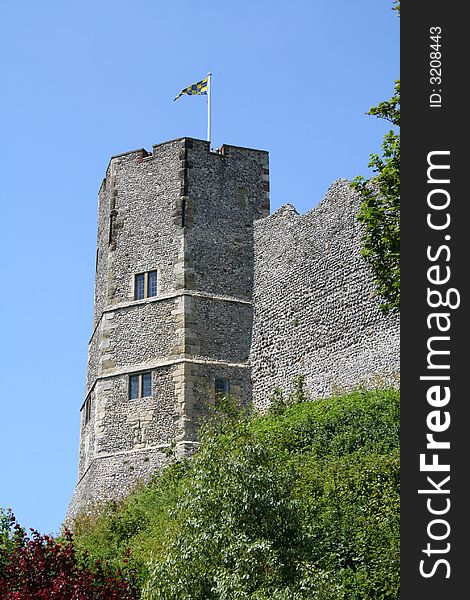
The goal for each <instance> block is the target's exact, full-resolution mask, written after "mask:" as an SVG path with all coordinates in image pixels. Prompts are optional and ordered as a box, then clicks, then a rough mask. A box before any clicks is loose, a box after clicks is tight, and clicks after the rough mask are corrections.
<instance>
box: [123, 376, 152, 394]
mask: <svg viewBox="0 0 470 600" xmlns="http://www.w3.org/2000/svg"><path fill="white" fill-rule="evenodd" d="M145 375H150V394H146V395H144V376H145ZM128 379H129V381H128V398H129V400H141V399H142V398H151V397H152V396H153V376H152V371H141V372H140V373H130V374H129V378H128ZM133 381H137V396H133V395H132V382H133Z"/></svg>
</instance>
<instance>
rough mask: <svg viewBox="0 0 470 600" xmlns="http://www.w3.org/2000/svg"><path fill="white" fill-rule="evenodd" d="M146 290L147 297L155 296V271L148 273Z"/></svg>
mask: <svg viewBox="0 0 470 600" xmlns="http://www.w3.org/2000/svg"><path fill="white" fill-rule="evenodd" d="M147 289H148V292H147V296H148V297H149V298H151V297H152V296H156V295H157V272H156V271H149V273H148V286H147Z"/></svg>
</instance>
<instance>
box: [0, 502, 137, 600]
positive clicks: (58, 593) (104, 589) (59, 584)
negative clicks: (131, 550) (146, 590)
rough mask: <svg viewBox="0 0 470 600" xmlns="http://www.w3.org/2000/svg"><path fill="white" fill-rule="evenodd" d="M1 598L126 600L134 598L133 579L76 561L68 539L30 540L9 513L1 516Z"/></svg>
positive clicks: (33, 534)
mask: <svg viewBox="0 0 470 600" xmlns="http://www.w3.org/2000/svg"><path fill="white" fill-rule="evenodd" d="M0 597H1V598H2V599H3V600H33V599H38V598H44V599H50V600H66V599H67V600H95V599H96V600H98V599H102V600H105V599H106V600H127V599H132V598H136V597H137V592H136V588H135V587H134V585H133V583H132V573H131V572H127V573H126V574H124V573H123V572H122V571H121V570H117V571H113V570H112V569H110V567H109V566H108V565H106V564H101V563H100V562H96V563H95V564H91V561H89V560H87V558H86V557H84V560H83V561H81V562H79V561H78V560H77V556H76V552H75V549H74V546H73V538H72V534H71V533H70V532H69V531H65V532H64V535H63V538H62V539H61V540H60V541H59V540H55V539H54V538H52V537H50V536H48V535H41V534H40V533H39V532H37V531H35V530H33V529H32V530H31V534H30V535H28V534H27V533H26V532H25V530H24V529H23V528H22V527H21V526H20V525H19V524H18V523H17V521H16V519H15V517H14V515H13V514H12V512H11V511H6V512H5V511H1V513H0Z"/></svg>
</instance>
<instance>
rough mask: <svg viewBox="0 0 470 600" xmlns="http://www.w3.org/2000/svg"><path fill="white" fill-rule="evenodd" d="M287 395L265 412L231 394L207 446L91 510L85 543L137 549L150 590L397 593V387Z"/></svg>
mask: <svg viewBox="0 0 470 600" xmlns="http://www.w3.org/2000/svg"><path fill="white" fill-rule="evenodd" d="M277 394H278V396H280V397H282V398H285V400H284V401H283V402H282V403H280V404H279V407H280V408H279V409H277V410H273V411H270V412H269V413H268V414H267V415H264V416H253V415H252V416H249V415H247V414H246V412H236V411H234V409H233V405H232V403H231V402H230V401H229V399H225V401H224V402H222V403H221V411H222V413H223V414H224V416H221V413H219V414H217V415H215V416H214V420H213V421H212V420H211V421H209V422H207V423H206V424H205V425H204V427H203V428H202V442H201V447H200V450H199V452H198V453H197V454H196V455H195V456H194V457H193V458H192V459H191V460H187V461H184V462H183V463H180V464H175V465H173V466H170V467H168V468H167V469H166V470H165V471H164V473H163V474H162V475H161V476H160V477H158V478H156V479H155V480H154V481H153V482H152V483H151V484H150V485H149V486H146V487H143V488H142V489H140V490H138V491H137V492H136V493H135V494H133V495H132V496H131V497H129V498H128V499H127V500H126V501H125V502H123V503H121V504H119V505H118V506H110V505H109V506H107V507H106V509H105V510H104V511H103V512H102V513H101V514H96V515H95V516H93V517H88V518H84V517H82V519H81V520H80V521H78V522H77V525H76V531H75V538H76V545H77V547H79V548H80V549H81V551H82V552H84V551H85V549H86V550H87V551H88V552H89V554H90V556H92V557H93V558H101V559H102V560H103V559H105V560H109V561H111V562H113V561H115V562H116V564H119V561H122V560H129V562H130V564H131V565H132V567H133V568H137V569H138V570H140V582H141V585H142V598H143V600H152V599H159V598H164V599H165V600H176V599H177V600H186V599H187V600H212V599H218V600H221V599H230V600H237V599H244V598H247V599H248V598H250V599H254V600H267V599H268V598H270V599H272V598H274V599H278V600H304V599H307V598H308V599H310V598H314V599H320V600H329V599H331V600H333V599H334V600H341V599H343V600H363V599H365V598H367V599H368V600H397V599H398V597H399V566H398V564H399V544H398V540H399V456H398V448H399V397H398V393H397V392H396V391H395V390H380V391H379V390H378V391H366V390H357V391H355V392H353V393H350V394H347V395H344V396H338V397H334V398H329V399H325V400H317V401H314V402H312V401H310V402H306V401H305V398H306V396H305V391H304V386H303V380H302V378H299V379H298V381H297V385H296V388H295V390H294V392H293V393H292V394H290V395H287V396H284V395H283V394H282V392H280V391H279V390H278V392H277ZM128 549H130V551H129V550H128Z"/></svg>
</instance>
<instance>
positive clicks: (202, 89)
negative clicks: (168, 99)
mask: <svg viewBox="0 0 470 600" xmlns="http://www.w3.org/2000/svg"><path fill="white" fill-rule="evenodd" d="M207 80H208V77H206V78H205V79H201V81H198V82H197V83H193V85H189V86H188V87H187V88H184V90H181V92H180V93H179V94H178V95H177V96H176V98H175V100H178V98H180V97H181V96H182V95H183V94H188V96H194V95H196V96H200V95H202V94H205V95H207Z"/></svg>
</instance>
